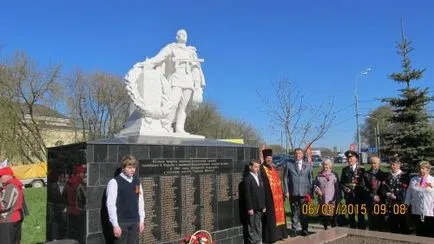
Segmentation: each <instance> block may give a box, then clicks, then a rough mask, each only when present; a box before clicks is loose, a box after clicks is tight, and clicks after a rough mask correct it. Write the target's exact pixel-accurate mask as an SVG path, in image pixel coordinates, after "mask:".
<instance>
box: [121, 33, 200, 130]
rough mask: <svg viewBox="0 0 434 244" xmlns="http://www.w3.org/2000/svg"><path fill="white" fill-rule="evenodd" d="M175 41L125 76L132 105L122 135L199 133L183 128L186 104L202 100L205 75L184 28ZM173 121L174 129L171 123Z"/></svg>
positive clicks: (195, 104) (196, 104) (195, 103)
mask: <svg viewBox="0 0 434 244" xmlns="http://www.w3.org/2000/svg"><path fill="white" fill-rule="evenodd" d="M176 39H177V42H176V43H171V44H168V45H167V46H165V47H164V48H163V49H161V51H160V52H159V53H158V54H157V55H156V56H155V57H152V58H150V59H146V60H145V61H144V62H140V63H137V64H136V65H134V67H133V68H132V69H131V70H130V71H129V72H128V74H127V76H126V77H125V80H126V85H127V90H128V92H129V94H130V96H131V98H132V100H133V103H134V105H135V106H133V108H132V110H131V111H130V117H129V119H128V121H127V122H126V123H125V125H124V129H123V130H122V131H121V132H120V136H123V135H160V136H176V137H196V138H197V137H201V138H203V137H202V136H196V135H190V134H189V133H187V132H186V131H185V130H184V125H185V120H186V117H187V116H186V110H187V106H188V105H189V104H190V105H191V106H193V107H197V106H198V105H199V104H200V103H201V102H202V100H203V96H202V94H203V88H204V87H205V78H204V75H203V72H202V68H201V63H202V62H203V59H199V58H198V56H197V53H196V48H194V47H192V46H187V45H186V43H187V32H186V31H185V30H183V29H181V30H179V31H178V32H177V35H176ZM173 123H175V130H173V128H172V124H173Z"/></svg>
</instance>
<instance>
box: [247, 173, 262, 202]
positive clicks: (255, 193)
mask: <svg viewBox="0 0 434 244" xmlns="http://www.w3.org/2000/svg"><path fill="white" fill-rule="evenodd" d="M258 179H259V186H258V183H257V182H256V180H255V178H254V177H253V175H252V174H250V173H249V174H248V175H247V176H246V177H245V178H244V184H245V185H244V191H245V192H244V204H245V209H246V210H250V209H253V210H262V209H263V208H265V190H264V183H263V181H262V179H261V178H260V176H258Z"/></svg>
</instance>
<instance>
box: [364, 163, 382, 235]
mask: <svg viewBox="0 0 434 244" xmlns="http://www.w3.org/2000/svg"><path fill="white" fill-rule="evenodd" d="M370 163H371V168H370V169H369V170H367V171H366V172H365V173H364V174H363V188H364V189H365V193H366V204H367V208H368V222H369V230H375V231H383V230H384V228H385V225H386V222H385V216H386V214H387V209H386V205H385V201H384V198H383V194H381V189H380V188H381V185H382V182H383V181H384V179H385V178H386V172H383V171H381V169H380V159H379V158H378V157H371V158H370Z"/></svg>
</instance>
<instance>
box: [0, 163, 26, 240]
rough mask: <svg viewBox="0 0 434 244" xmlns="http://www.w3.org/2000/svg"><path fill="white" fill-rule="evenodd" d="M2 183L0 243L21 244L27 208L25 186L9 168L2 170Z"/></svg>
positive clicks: (0, 171)
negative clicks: (22, 226) (22, 227)
mask: <svg viewBox="0 0 434 244" xmlns="http://www.w3.org/2000/svg"><path fill="white" fill-rule="evenodd" d="M0 183H1V184H2V185H3V187H2V193H1V194H0V195H1V199H0V200H1V201H0V239H1V241H0V242H1V243H4V244H16V243H20V242H21V223H22V220H23V218H24V212H23V211H24V206H25V204H24V192H23V185H22V184H21V182H20V181H19V180H18V179H17V178H15V177H14V172H13V171H12V169H11V168H9V167H4V168H1V169H0Z"/></svg>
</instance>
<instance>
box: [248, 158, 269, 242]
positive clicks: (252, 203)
mask: <svg viewBox="0 0 434 244" xmlns="http://www.w3.org/2000/svg"><path fill="white" fill-rule="evenodd" d="M259 167H260V164H259V162H258V161H256V160H255V159H253V160H251V161H250V163H249V169H250V172H249V174H247V175H246V176H245V178H244V194H243V196H244V199H243V203H244V208H243V209H245V210H244V211H246V214H247V218H246V221H245V223H244V225H243V236H244V243H245V244H260V243H262V223H261V218H262V213H263V212H265V190H264V183H263V182H262V179H261V177H259V174H258V173H259Z"/></svg>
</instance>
